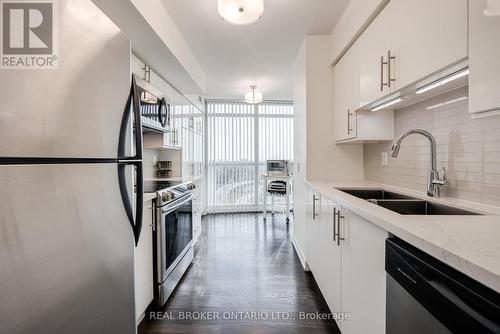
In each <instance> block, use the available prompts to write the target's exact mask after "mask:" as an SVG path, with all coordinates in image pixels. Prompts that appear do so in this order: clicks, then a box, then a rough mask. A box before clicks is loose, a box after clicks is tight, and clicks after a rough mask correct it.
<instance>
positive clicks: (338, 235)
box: [337, 210, 345, 247]
mask: <svg viewBox="0 0 500 334" xmlns="http://www.w3.org/2000/svg"><path fill="white" fill-rule="evenodd" d="M341 219H345V217H344V216H342V215H341V213H340V210H339V211H337V231H338V232H337V246H339V247H340V241H343V240H345V238H344V237H341V236H340V220H341Z"/></svg>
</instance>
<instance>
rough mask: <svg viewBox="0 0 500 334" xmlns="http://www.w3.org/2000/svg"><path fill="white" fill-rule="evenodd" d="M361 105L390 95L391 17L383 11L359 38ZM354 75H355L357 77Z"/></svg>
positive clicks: (359, 104)
mask: <svg viewBox="0 0 500 334" xmlns="http://www.w3.org/2000/svg"><path fill="white" fill-rule="evenodd" d="M356 44H359V54H360V58H359V59H360V60H359V67H360V72H359V75H358V77H357V78H356V79H358V80H359V88H358V89H359V91H360V96H359V103H358V105H357V107H360V106H363V105H365V104H368V103H370V102H372V101H374V100H377V99H378V98H380V97H382V96H384V95H386V94H388V93H389V92H390V87H389V83H388V81H387V80H388V78H387V66H388V64H387V53H388V51H389V50H390V45H391V43H390V17H389V12H388V11H386V10H383V11H382V12H381V13H380V14H379V15H378V16H377V17H376V18H375V20H374V21H373V22H372V23H371V24H370V25H369V26H368V28H367V29H366V30H365V32H364V33H363V34H362V35H361V36H360V37H359V39H358V41H357V42H356ZM356 74H357V73H354V74H353V75H356Z"/></svg>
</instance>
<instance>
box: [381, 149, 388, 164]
mask: <svg viewBox="0 0 500 334" xmlns="http://www.w3.org/2000/svg"><path fill="white" fill-rule="evenodd" d="M388 164H389V152H382V166H387V165H388Z"/></svg>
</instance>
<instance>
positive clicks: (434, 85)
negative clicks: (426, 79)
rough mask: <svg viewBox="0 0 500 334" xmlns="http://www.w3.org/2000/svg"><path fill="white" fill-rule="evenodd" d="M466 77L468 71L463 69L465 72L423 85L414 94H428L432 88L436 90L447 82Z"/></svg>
mask: <svg viewBox="0 0 500 334" xmlns="http://www.w3.org/2000/svg"><path fill="white" fill-rule="evenodd" d="M466 75H469V69H468V68H467V69H465V70H461V71H458V72H456V73H453V74H451V75H449V76H447V77H445V78H443V79H440V80H438V81H436V82H433V83H430V84H428V85H425V86H423V87H421V88H419V89H417V90H416V93H417V94H422V93H425V92H428V91H430V90H431V89H434V88H437V87H440V86H443V85H445V84H447V83H448V82H451V81H453V80H456V79H459V78H461V77H464V76H466Z"/></svg>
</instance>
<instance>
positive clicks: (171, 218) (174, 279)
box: [145, 181, 195, 306]
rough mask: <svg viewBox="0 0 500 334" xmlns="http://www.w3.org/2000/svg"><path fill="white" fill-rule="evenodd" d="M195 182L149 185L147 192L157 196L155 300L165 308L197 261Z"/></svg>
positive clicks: (154, 236)
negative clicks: (195, 254)
mask: <svg viewBox="0 0 500 334" xmlns="http://www.w3.org/2000/svg"><path fill="white" fill-rule="evenodd" d="M194 188H195V186H194V184H192V183H191V182H187V183H181V182H171V181H170V182H162V181H148V182H146V183H145V190H146V192H156V194H157V198H156V208H157V209H156V221H155V224H154V225H155V228H154V234H153V250H154V259H155V262H154V263H155V265H154V277H155V278H156V289H155V300H156V302H157V304H158V305H160V306H163V305H165V303H166V302H167V300H168V298H169V297H170V295H171V294H172V292H173V291H174V289H175V287H176V286H177V284H178V283H179V281H180V280H181V278H182V276H183V275H184V273H185V272H186V270H187V269H188V268H189V266H190V265H191V263H192V261H193V259H194V252H193V190H194Z"/></svg>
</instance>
